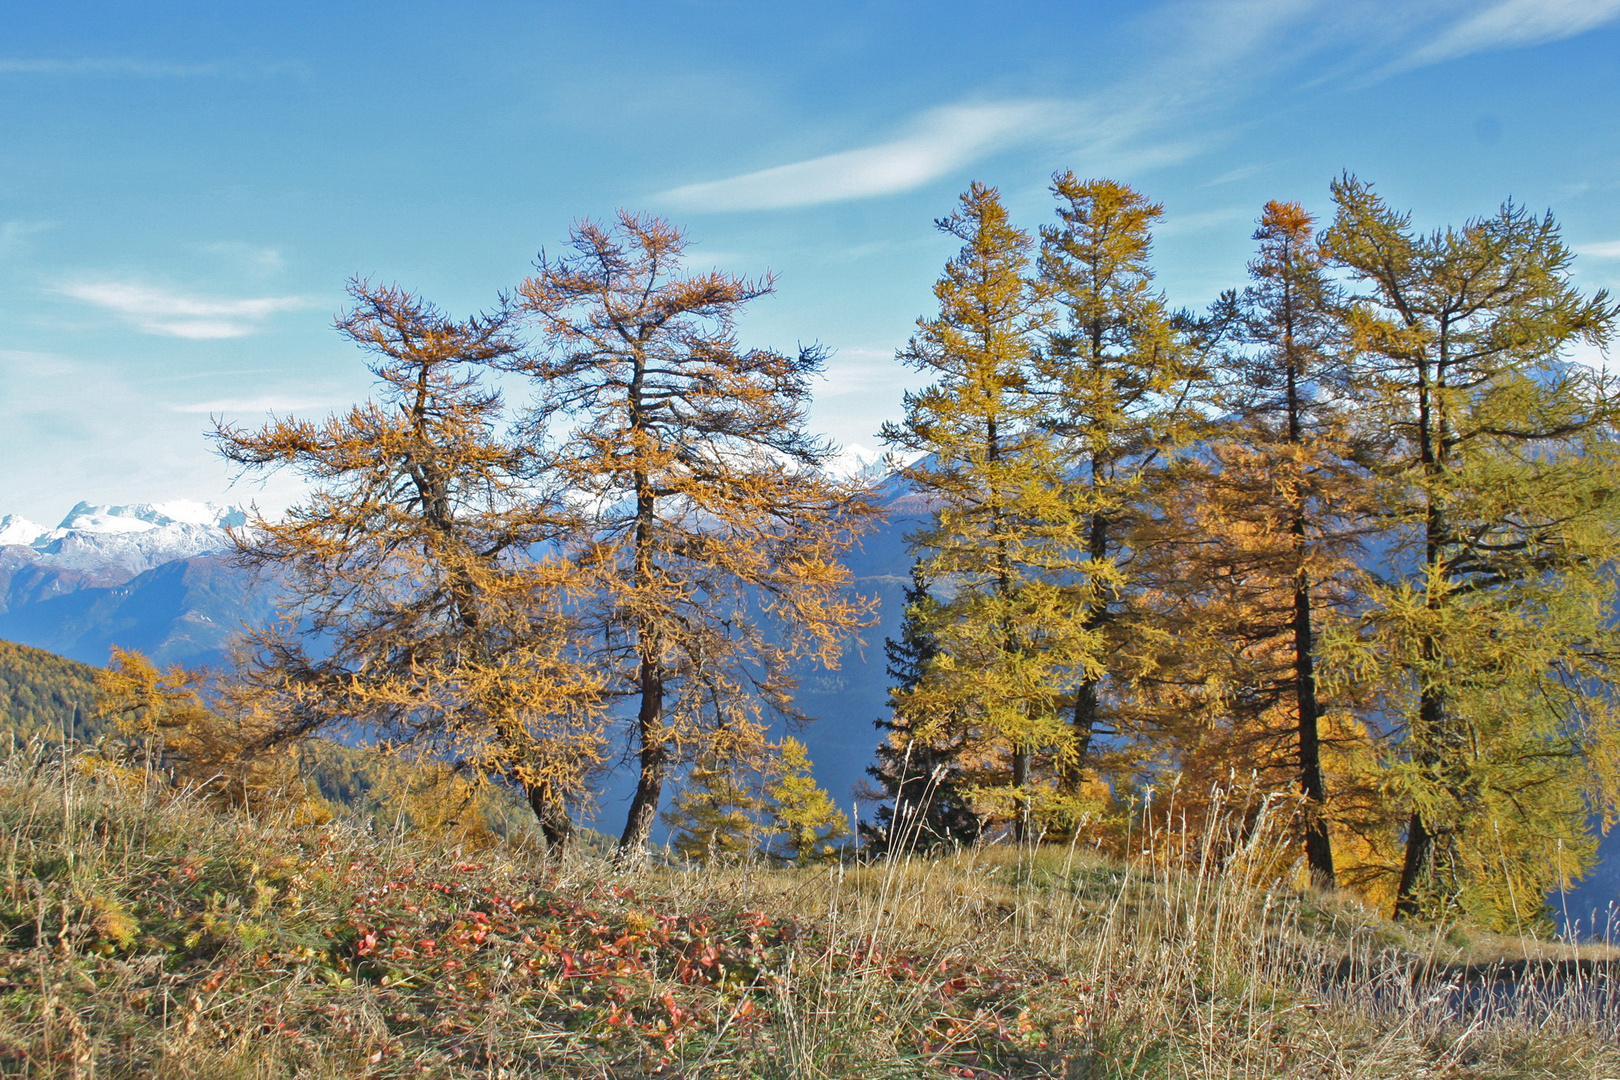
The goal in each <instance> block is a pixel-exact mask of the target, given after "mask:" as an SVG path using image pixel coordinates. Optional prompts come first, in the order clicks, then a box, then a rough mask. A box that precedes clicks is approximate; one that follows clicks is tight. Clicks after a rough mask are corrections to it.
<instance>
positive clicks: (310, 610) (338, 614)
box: [214, 281, 605, 843]
mask: <svg viewBox="0 0 1620 1080" xmlns="http://www.w3.org/2000/svg"><path fill="white" fill-rule="evenodd" d="M349 293H350V296H351V297H352V298H353V299H354V302H355V303H354V307H353V308H352V309H351V310H350V311H348V312H347V313H346V314H344V315H343V316H341V317H340V318H339V320H338V324H337V325H338V329H339V330H340V331H341V332H342V333H343V334H344V336H346V337H348V338H349V339H350V340H351V341H353V342H355V343H356V344H357V345H359V346H360V347H361V348H362V349H364V350H365V351H367V352H368V353H370V354H371V355H372V357H373V359H372V361H371V362H370V364H369V366H370V369H371V371H372V373H373V374H374V375H375V376H376V378H377V380H378V383H379V384H380V386H379V393H378V396H377V398H376V399H375V400H372V401H368V402H365V403H363V404H361V405H357V406H355V407H353V408H352V409H350V410H349V411H347V412H345V413H341V414H338V415H335V416H331V417H329V418H327V419H326V420H324V421H319V422H316V421H307V420H298V419H293V418H285V419H277V420H273V421H272V422H270V423H269V424H266V425H265V426H263V427H261V428H259V429H257V430H247V429H244V428H241V427H238V426H235V425H231V424H225V423H221V424H219V425H218V426H217V427H216V430H215V434H214V438H215V442H216V445H217V447H218V449H219V452H220V453H221V454H222V455H223V456H224V457H225V458H226V460H228V461H230V462H232V463H234V464H236V465H239V466H241V467H242V468H243V469H244V470H245V471H246V472H249V473H255V474H262V473H265V472H268V471H271V470H277V469H287V470H290V471H292V472H293V473H295V474H297V475H298V476H300V477H302V478H304V479H306V480H307V481H309V483H310V485H311V489H310V492H309V494H308V495H307V496H306V497H305V498H304V500H303V501H302V502H299V503H298V504H296V505H294V506H293V507H291V508H290V509H289V510H287V511H286V513H285V514H283V515H281V517H280V518H279V519H274V520H272V519H270V518H268V517H266V516H264V515H263V514H260V513H259V512H258V511H257V509H255V510H254V512H253V513H252V514H251V515H250V519H249V523H248V525H247V526H246V527H244V528H242V529H238V530H234V531H233V532H232V540H233V542H234V543H235V545H236V553H237V558H238V559H239V560H240V561H241V562H242V563H244V564H246V565H248V566H251V567H255V568H258V569H261V570H264V571H267V572H270V573H273V574H275V575H277V577H278V580H279V581H280V583H281V586H282V588H283V591H284V598H285V604H286V606H285V608H284V617H283V619H282V620H281V621H280V623H278V624H276V625H273V626H270V627H267V628H262V629H260V630H258V631H256V632H255V633H253V634H252V635H251V636H250V638H249V640H248V649H249V652H250V655H249V657H248V660H247V662H246V667H245V675H246V678H247V680H248V681H249V682H250V683H251V684H252V685H254V686H255V687H256V688H257V689H258V690H259V691H260V693H261V695H262V697H261V699H260V700H261V701H262V702H264V703H267V705H268V707H270V708H271V709H272V710H273V712H274V714H275V715H276V716H277V717H278V723H277V729H276V731H275V733H274V736H273V737H274V738H276V739H294V738H299V737H302V736H305V735H309V734H312V733H314V732H316V731H327V732H334V731H336V732H343V733H350V732H353V731H356V730H358V731H365V732H369V733H371V734H372V735H373V736H374V737H379V738H384V739H388V740H391V741H393V742H396V743H399V744H401V745H408V746H410V747H411V748H413V749H414V750H416V751H418V752H421V753H423V754H427V755H430V756H432V757H435V758H438V759H443V760H449V761H452V762H455V763H456V764H457V765H459V766H462V767H463V768H465V769H469V770H471V771H472V773H473V774H474V775H478V776H490V777H497V778H500V779H502V780H505V781H507V782H511V783H515V784H517V785H519V786H521V788H522V789H523V790H524V792H525V794H526V795H527V797H528V799H529V803H530V805H531V806H532V807H533V809H534V812H535V815H536V817H537V818H538V820H539V822H540V825H541V828H542V829H543V830H544V832H545V834H546V836H547V838H548V840H550V841H551V842H553V843H562V842H564V841H566V840H567V839H568V837H569V835H570V833H571V828H572V826H571V819H570V816H569V814H570V807H571V806H572V805H574V804H577V803H578V801H579V800H580V799H582V798H583V797H584V796H585V795H586V793H587V789H588V785H589V782H590V780H591V777H592V774H593V772H594V770H595V769H596V768H597V767H598V766H599V765H600V764H601V762H602V760H603V755H604V751H605V735H604V720H603V715H602V708H601V704H602V696H601V692H602V689H603V687H602V685H601V680H600V678H599V677H598V676H597V675H596V674H595V673H594V672H592V671H591V670H589V669H588V668H587V667H585V666H583V665H581V664H579V663H577V662H575V660H574V659H573V658H572V657H571V656H570V655H569V654H568V651H567V647H566V646H567V642H568V641H569V640H570V637H571V634H572V631H571V629H570V619H571V617H572V616H571V614H570V612H569V603H568V596H567V590H568V588H569V587H570V584H571V582H572V580H573V578H572V575H571V574H570V572H569V568H568V567H566V566H565V565H564V564H562V563H561V562H560V561H559V560H558V559H557V558H556V556H555V543H556V539H557V536H558V534H559V531H560V530H561V529H562V528H563V527H564V526H565V525H566V524H567V522H568V520H569V518H568V511H567V508H566V506H565V505H564V504H563V502H562V501H561V499H560V498H559V497H558V496H557V494H556V492H555V491H554V490H553V489H551V488H548V486H547V484H548V477H547V474H546V473H545V472H544V470H543V469H542V468H541V467H540V465H541V463H540V462H539V460H538V459H537V458H536V456H535V454H534V452H533V451H532V450H531V449H530V448H529V447H528V446H527V445H526V444H525V443H523V442H522V441H516V440H513V439H510V438H507V437H506V433H505V430H504V427H505V423H506V418H505V413H504V410H503V406H502V401H501V397H500V395H499V394H498V393H497V392H496V391H494V390H492V389H490V388H489V386H488V383H487V380H486V375H487V372H488V370H489V366H490V365H491V364H492V363H494V362H496V361H498V360H502V359H505V358H508V357H510V356H512V355H513V354H514V353H515V351H516V349H517V345H516V343H515V341H514V340H513V338H512V336H511V313H510V311H509V310H507V309H506V308H505V306H504V305H503V306H502V307H501V308H499V309H497V310H496V311H495V312H494V313H493V314H489V315H479V316H474V317H473V318H470V319H467V320H464V321H457V320H454V319H451V318H449V317H448V316H446V315H445V314H443V313H442V312H440V311H439V310H438V309H437V308H435V307H434V306H433V305H432V304H429V303H427V302H426V301H424V300H422V299H421V298H419V297H417V296H415V295H413V294H411V293H408V292H406V291H404V290H401V289H398V288H395V287H387V286H373V285H371V284H368V283H366V282H363V281H356V282H353V283H351V285H350V289H349Z"/></svg>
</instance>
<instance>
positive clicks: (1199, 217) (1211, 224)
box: [1153, 206, 1254, 236]
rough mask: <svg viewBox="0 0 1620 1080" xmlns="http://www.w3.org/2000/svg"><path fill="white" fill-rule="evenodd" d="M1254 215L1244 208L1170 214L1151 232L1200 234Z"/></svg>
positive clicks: (1160, 233) (1233, 207)
mask: <svg viewBox="0 0 1620 1080" xmlns="http://www.w3.org/2000/svg"><path fill="white" fill-rule="evenodd" d="M1253 213H1254V210H1253V209H1252V208H1250V207H1245V206H1227V207H1222V208H1221V209H1219V210H1205V211H1202V212H1200V213H1196V214H1171V215H1170V216H1169V217H1167V218H1165V219H1164V221H1163V222H1161V223H1160V224H1159V225H1158V227H1156V228H1155V229H1154V230H1153V232H1154V234H1155V235H1157V236H1175V235H1177V234H1178V233H1195V232H1202V231H1203V230H1205V229H1213V228H1216V227H1218V226H1221V225H1225V224H1226V223H1227V222H1229V221H1236V220H1238V219H1239V218H1242V217H1246V216H1248V215H1251V214H1253Z"/></svg>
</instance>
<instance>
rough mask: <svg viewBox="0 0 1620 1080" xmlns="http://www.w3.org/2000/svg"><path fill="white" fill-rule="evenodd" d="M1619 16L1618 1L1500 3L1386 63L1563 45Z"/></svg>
mask: <svg viewBox="0 0 1620 1080" xmlns="http://www.w3.org/2000/svg"><path fill="white" fill-rule="evenodd" d="M1617 18H1620V0H1500V2H1498V3H1492V4H1487V5H1485V6H1483V7H1482V8H1481V9H1479V10H1476V11H1474V12H1472V13H1471V14H1469V15H1466V16H1464V17H1463V18H1461V19H1458V20H1457V21H1456V22H1453V23H1452V24H1451V25H1449V26H1447V27H1446V28H1445V29H1444V30H1442V31H1441V32H1440V34H1439V36H1438V37H1435V38H1434V39H1433V40H1431V41H1429V42H1428V43H1427V44H1425V45H1423V46H1421V47H1419V48H1418V49H1416V50H1414V51H1413V52H1411V53H1409V54H1408V55H1406V56H1405V57H1403V58H1402V59H1400V60H1398V61H1396V62H1395V63H1394V64H1392V65H1390V67H1389V68H1388V69H1386V70H1387V71H1390V72H1394V71H1401V70H1406V69H1410V68H1415V67H1423V66H1425V65H1428V64H1436V63H1439V62H1441V61H1442V60H1454V59H1456V58H1458V57H1461V56H1468V55H1470V54H1472V53H1478V52H1486V51H1488V50H1492V49H1513V48H1522V47H1524V46H1528V45H1542V44H1545V43H1547V42H1549V41H1562V40H1564V39H1565V38H1572V37H1575V36H1576V35H1578V34H1584V33H1586V32H1587V31H1588V30H1595V29H1596V28H1598V27H1599V26H1602V25H1604V24H1605V23H1608V22H1612V21H1614V20H1615V19H1617Z"/></svg>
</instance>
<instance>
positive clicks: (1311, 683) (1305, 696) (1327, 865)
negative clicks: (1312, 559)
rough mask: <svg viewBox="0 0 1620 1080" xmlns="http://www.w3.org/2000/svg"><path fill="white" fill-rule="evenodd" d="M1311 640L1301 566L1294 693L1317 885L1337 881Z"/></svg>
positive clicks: (1309, 852) (1309, 859)
mask: <svg viewBox="0 0 1620 1080" xmlns="http://www.w3.org/2000/svg"><path fill="white" fill-rule="evenodd" d="M1311 650H1312V643H1311V594H1310V582H1309V579H1308V578H1307V577H1306V575H1305V572H1304V571H1303V570H1301V571H1300V575H1299V581H1298V584H1297V585H1296V586H1295V588H1294V694H1295V698H1296V704H1297V706H1298V710H1299V786H1300V790H1301V791H1303V792H1304V794H1305V799H1306V801H1307V803H1308V805H1307V806H1306V819H1305V865H1306V866H1307V867H1308V868H1309V870H1310V875H1311V881H1312V883H1313V884H1315V885H1317V886H1318V887H1320V888H1324V889H1331V888H1333V887H1334V885H1336V884H1337V879H1336V877H1335V875H1334V871H1333V840H1332V837H1331V836H1330V834H1329V833H1328V823H1327V782H1326V781H1325V780H1324V779H1323V777H1322V746H1321V734H1320V731H1319V729H1318V717H1319V715H1320V713H1319V708H1320V706H1319V704H1318V702H1317V699H1316V666H1315V661H1314V658H1313V656H1312V651H1311Z"/></svg>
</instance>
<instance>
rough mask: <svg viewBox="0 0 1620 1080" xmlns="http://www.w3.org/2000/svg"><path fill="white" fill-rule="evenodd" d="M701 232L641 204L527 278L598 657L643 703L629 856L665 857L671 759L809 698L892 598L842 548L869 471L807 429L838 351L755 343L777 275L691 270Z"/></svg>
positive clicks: (525, 305) (857, 529)
mask: <svg viewBox="0 0 1620 1080" xmlns="http://www.w3.org/2000/svg"><path fill="white" fill-rule="evenodd" d="M686 244H687V241H686V238H685V236H684V235H683V234H682V233H681V231H680V230H678V229H676V228H674V227H673V226H671V225H670V224H668V223H667V222H665V221H663V220H660V219H657V218H651V217H637V216H635V215H632V214H628V213H621V214H620V215H619V217H618V220H617V221H616V222H615V223H614V224H612V225H610V226H603V225H598V224H596V223H593V222H584V223H582V224H580V225H578V226H576V227H575V229H574V230H573V233H572V235H571V237H570V241H569V246H568V248H567V252H566V254H564V255H562V256H561V257H557V258H553V257H550V256H547V255H544V254H542V256H541V258H540V261H539V263H538V267H537V272H536V273H535V274H534V275H533V276H531V277H530V278H528V279H527V280H526V281H524V282H523V284H522V285H521V286H520V288H519V290H518V292H519V298H520V303H521V307H522V311H523V313H524V315H525V317H526V318H527V320H528V321H529V323H530V324H531V325H533V326H534V327H535V328H536V329H537V330H538V332H539V335H540V341H539V346H538V348H537V349H536V350H534V351H533V352H531V353H526V354H524V355H522V356H510V357H504V358H503V359H502V361H501V362H502V363H503V365H504V366H507V367H509V368H511V369H513V370H517V371H520V372H522V373H523V374H525V375H528V376H530V377H532V378H533V379H534V380H535V382H536V386H537V397H538V400H539V405H538V407H537V409H536V413H535V416H534V421H533V422H534V425H535V431H536V436H535V438H536V440H537V444H538V440H539V439H540V435H539V432H540V431H542V430H543V429H544V426H545V425H546V424H548V423H549V424H551V425H552V426H553V427H554V428H555V429H556V430H555V431H554V432H553V434H552V436H551V437H550V438H549V439H547V440H546V441H545V442H544V444H543V450H544V452H543V457H544V459H545V462H546V467H547V469H548V470H550V473H551V475H554V476H555V477H556V478H557V481H558V483H560V484H561V485H563V486H564V487H566V488H567V490H568V491H570V492H571V495H572V499H573V503H572V506H573V509H574V511H575V524H574V528H573V531H572V532H571V533H570V534H569V536H568V537H567V539H566V545H565V546H566V552H567V556H568V559H569V565H570V568H571V573H572V575H573V576H572V577H571V578H570V583H571V585H572V586H573V587H574V588H575V589H576V590H577V592H578V594H579V596H580V597H581V601H580V603H579V605H578V609H577V610H578V614H579V617H580V618H581V619H582V620H583V622H584V626H585V627H586V634H585V636H582V637H580V638H577V639H576V640H577V641H580V642H582V643H583V644H582V652H581V655H582V656H583V657H584V658H585V659H586V660H587V661H588V662H589V663H590V665H591V667H592V670H596V671H601V672H603V673H604V674H605V678H606V687H605V690H606V693H607V694H608V695H609V697H610V698H611V699H613V700H615V701H624V702H627V703H628V707H629V710H631V711H633V719H632V720H631V721H630V732H629V743H630V746H631V749H632V751H633V753H634V754H635V756H636V759H637V762H638V766H639V777H638V781H637V786H636V792H635V796H634V798H633V799H632V801H631V804H630V809H629V814H628V819H627V821H626V824H625V828H624V833H623V835H622V837H621V839H620V851H621V855H622V857H624V858H626V859H631V860H634V859H639V858H641V857H642V856H643V855H644V853H645V852H646V849H647V845H648V840H649V836H650V834H651V830H652V826H653V824H654V821H655V820H656V817H657V814H658V806H659V800H660V797H661V795H662V792H663V788H664V784H665V780H666V778H667V777H668V776H669V774H670V770H671V769H672V768H674V767H677V766H679V765H680V764H681V763H682V762H683V761H690V760H692V758H693V757H695V756H696V755H697V754H699V753H701V752H702V750H703V747H704V743H705V741H706V740H707V739H708V738H709V737H710V735H711V734H712V733H713V732H716V731H720V730H725V729H728V728H729V729H738V728H746V727H759V726H762V725H764V724H766V723H768V722H769V720H770V719H771V718H772V717H775V716H787V717H790V718H791V717H793V716H794V715H796V714H795V712H794V709H793V703H792V696H791V691H792V687H793V679H792V674H791V668H792V666H793V665H794V664H796V663H801V662H804V661H805V660H809V661H813V662H818V663H821V664H825V665H828V666H833V665H836V663H837V660H838V657H839V652H840V648H841V646H842V643H843V642H844V640H845V639H846V637H847V636H848V635H849V634H850V633H852V632H853V631H854V630H855V629H856V628H857V627H859V626H861V625H863V624H864V623H865V622H866V620H867V617H868V613H869V611H870V604H869V603H868V602H866V601H864V600H862V599H860V598H858V597H854V596H852V595H851V594H850V593H849V591H848V588H847V586H848V583H849V572H848V571H847V570H846V569H845V568H844V566H843V565H842V563H841V562H840V559H841V557H842V555H843V553H844V552H845V551H846V550H848V548H849V547H850V545H851V544H852V543H854V541H855V539H856V537H857V536H858V535H859V534H860V533H861V532H862V531H863V530H864V529H865V528H866V527H867V526H868V524H869V522H870V519H871V516H872V513H873V508H872V504H871V503H870V501H869V498H868V494H867V492H866V490H865V489H864V487H863V486H861V485H859V484H855V483H846V482H843V481H840V480H837V479H836V478H833V477H830V476H828V475H827V474H826V473H824V472H823V471H822V469H821V466H823V465H824V464H825V463H826V462H827V461H828V459H829V458H830V456H831V454H832V452H833V448H832V446H831V445H830V444H829V443H827V442H826V441H824V440H822V439H820V438H818V437H815V436H813V435H811V434H809V433H808V432H807V431H806V429H805V410H806V407H807V405H808V403H809V397H810V383H811V380H812V379H813V378H815V376H816V375H817V374H819V373H820V371H821V370H822V366H823V362H824V353H823V351H822V350H821V349H819V348H816V347H809V348H801V349H799V350H798V351H797V352H795V353H781V352H776V351H773V350H770V349H750V348H744V347H742V346H741V345H740V344H739V342H738V339H737V333H736V322H737V318H738V316H739V315H740V314H741V313H742V311H743V309H744V308H745V307H746V306H747V305H748V304H749V303H750V302H751V301H753V300H756V299H759V298H760V297H763V296H765V295H767V294H768V293H769V292H770V291H771V289H772V282H771V280H770V279H769V278H768V277H767V278H765V279H763V280H759V281H750V280H747V279H744V278H738V277H734V276H731V275H729V274H725V273H722V272H720V271H710V272H705V273H687V272H684V271H683V269H682V257H683V252H684V251H685V248H686Z"/></svg>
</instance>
